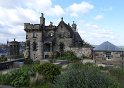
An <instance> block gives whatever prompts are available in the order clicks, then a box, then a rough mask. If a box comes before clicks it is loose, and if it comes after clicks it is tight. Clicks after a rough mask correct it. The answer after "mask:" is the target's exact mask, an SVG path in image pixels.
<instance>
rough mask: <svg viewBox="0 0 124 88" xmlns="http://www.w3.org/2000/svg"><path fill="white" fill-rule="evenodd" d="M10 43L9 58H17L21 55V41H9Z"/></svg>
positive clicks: (8, 43)
mask: <svg viewBox="0 0 124 88" xmlns="http://www.w3.org/2000/svg"><path fill="white" fill-rule="evenodd" d="M7 45H8V56H7V57H8V59H17V58H18V57H19V55H20V53H19V49H20V45H19V42H17V41H15V39H14V41H11V42H7Z"/></svg>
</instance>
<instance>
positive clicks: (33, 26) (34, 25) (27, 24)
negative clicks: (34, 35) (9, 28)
mask: <svg viewBox="0 0 124 88" xmlns="http://www.w3.org/2000/svg"><path fill="white" fill-rule="evenodd" d="M24 29H40V24H30V23H24Z"/></svg>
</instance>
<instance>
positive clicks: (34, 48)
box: [33, 42, 37, 51]
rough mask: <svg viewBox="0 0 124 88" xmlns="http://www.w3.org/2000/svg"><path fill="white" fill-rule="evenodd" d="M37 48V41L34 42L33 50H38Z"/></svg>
mask: <svg viewBox="0 0 124 88" xmlns="http://www.w3.org/2000/svg"><path fill="white" fill-rule="evenodd" d="M36 50H37V43H36V42H33V51H36Z"/></svg>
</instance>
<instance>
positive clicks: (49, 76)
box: [38, 63, 61, 82]
mask: <svg viewBox="0 0 124 88" xmlns="http://www.w3.org/2000/svg"><path fill="white" fill-rule="evenodd" d="M38 72H39V73H41V74H42V75H43V76H44V78H45V79H46V80H47V81H50V82H52V81H53V80H54V78H55V76H57V75H59V74H60V73H61V72H60V67H59V66H56V65H54V64H52V63H44V64H42V65H40V66H39V67H38Z"/></svg>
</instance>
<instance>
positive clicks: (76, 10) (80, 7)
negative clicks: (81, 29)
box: [67, 1, 94, 16]
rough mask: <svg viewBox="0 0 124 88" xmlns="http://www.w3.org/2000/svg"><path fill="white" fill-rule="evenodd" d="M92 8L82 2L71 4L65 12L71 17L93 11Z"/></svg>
mask: <svg viewBox="0 0 124 88" xmlns="http://www.w3.org/2000/svg"><path fill="white" fill-rule="evenodd" d="M93 8H94V6H93V5H92V4H90V3H88V2H85V1H82V2H81V3H73V4H72V5H70V6H69V7H68V8H67V11H68V12H69V13H70V15H71V16H77V15H78V14H81V13H82V14H84V13H87V12H89V11H90V10H91V9H93Z"/></svg>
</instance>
